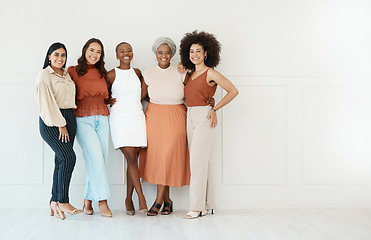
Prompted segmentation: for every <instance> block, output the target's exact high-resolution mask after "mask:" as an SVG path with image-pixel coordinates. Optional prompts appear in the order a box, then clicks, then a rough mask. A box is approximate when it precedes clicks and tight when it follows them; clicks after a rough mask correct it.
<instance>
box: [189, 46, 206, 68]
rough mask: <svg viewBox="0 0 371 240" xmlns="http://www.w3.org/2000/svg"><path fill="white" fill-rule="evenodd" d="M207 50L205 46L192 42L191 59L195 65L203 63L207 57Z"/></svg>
mask: <svg viewBox="0 0 371 240" xmlns="http://www.w3.org/2000/svg"><path fill="white" fill-rule="evenodd" d="M206 54H207V52H205V51H204V48H203V47H202V46H201V45H200V44H192V46H191V47H190V49H189V60H191V62H192V63H193V64H194V65H198V64H200V63H202V62H203V61H204V59H205V57H206Z"/></svg>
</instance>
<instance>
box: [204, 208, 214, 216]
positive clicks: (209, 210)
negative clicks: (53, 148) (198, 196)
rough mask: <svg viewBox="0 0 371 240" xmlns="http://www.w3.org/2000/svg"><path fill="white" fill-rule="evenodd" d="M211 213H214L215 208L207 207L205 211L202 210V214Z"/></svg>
mask: <svg viewBox="0 0 371 240" xmlns="http://www.w3.org/2000/svg"><path fill="white" fill-rule="evenodd" d="M209 213H211V214H212V215H214V209H213V208H212V209H207V210H205V211H201V216H202V217H203V216H206V215H207V214H209Z"/></svg>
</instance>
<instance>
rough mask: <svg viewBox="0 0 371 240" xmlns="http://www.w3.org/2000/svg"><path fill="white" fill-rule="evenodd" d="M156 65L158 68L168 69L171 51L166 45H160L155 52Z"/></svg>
mask: <svg viewBox="0 0 371 240" xmlns="http://www.w3.org/2000/svg"><path fill="white" fill-rule="evenodd" d="M156 58H157V63H158V66H159V67H160V68H164V69H165V68H168V67H169V66H170V60H171V49H170V47H169V45H167V44H161V45H160V46H159V47H158V48H157V51H156Z"/></svg>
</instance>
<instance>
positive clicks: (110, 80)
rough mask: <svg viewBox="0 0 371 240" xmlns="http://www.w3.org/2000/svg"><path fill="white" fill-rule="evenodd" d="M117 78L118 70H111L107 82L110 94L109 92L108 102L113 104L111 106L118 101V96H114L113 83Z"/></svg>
mask: <svg viewBox="0 0 371 240" xmlns="http://www.w3.org/2000/svg"><path fill="white" fill-rule="evenodd" d="M115 78H116V72H115V70H114V69H112V70H111V71H109V72H108V73H107V76H106V82H107V89H108V94H109V99H108V102H109V104H110V105H111V107H112V106H113V105H114V104H115V103H116V98H112V92H111V90H112V84H113V82H114V81H115Z"/></svg>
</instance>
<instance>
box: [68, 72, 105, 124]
mask: <svg viewBox="0 0 371 240" xmlns="http://www.w3.org/2000/svg"><path fill="white" fill-rule="evenodd" d="M76 67H77V66H71V67H69V68H68V73H69V74H70V76H71V78H72V80H73V81H74V82H75V85H76V105H77V108H76V109H75V115H76V117H86V116H94V115H103V116H108V115H109V111H108V108H107V105H106V101H107V100H108V98H109V95H108V89H107V83H106V80H105V78H104V77H101V75H100V73H99V71H98V69H97V68H96V67H95V66H94V65H88V66H87V72H86V74H85V75H83V76H81V77H80V76H79V75H78V74H77V72H76Z"/></svg>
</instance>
